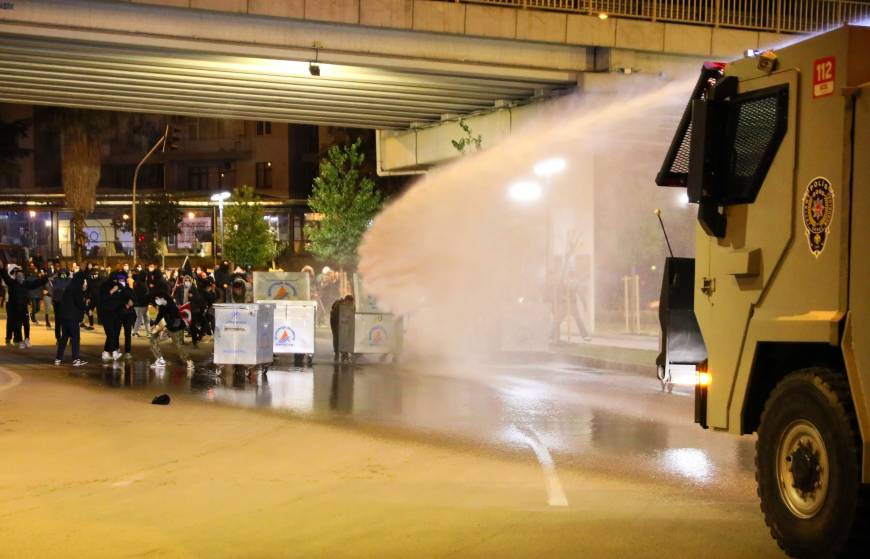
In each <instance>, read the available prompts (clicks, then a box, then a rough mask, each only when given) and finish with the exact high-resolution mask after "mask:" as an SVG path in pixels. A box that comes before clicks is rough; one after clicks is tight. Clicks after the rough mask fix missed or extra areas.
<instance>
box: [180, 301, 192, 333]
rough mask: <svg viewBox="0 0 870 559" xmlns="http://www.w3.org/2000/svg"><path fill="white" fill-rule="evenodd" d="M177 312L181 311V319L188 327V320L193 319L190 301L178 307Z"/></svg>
mask: <svg viewBox="0 0 870 559" xmlns="http://www.w3.org/2000/svg"><path fill="white" fill-rule="evenodd" d="M178 312H179V313H181V320H183V321H184V325H185V326H187V327H188V328H189V327H190V321H191V320H193V312H192V311H191V310H190V301H188V302H187V303H185V304H183V305H181V306H179V307H178Z"/></svg>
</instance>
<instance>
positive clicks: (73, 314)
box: [54, 272, 88, 367]
mask: <svg viewBox="0 0 870 559" xmlns="http://www.w3.org/2000/svg"><path fill="white" fill-rule="evenodd" d="M87 287H88V286H87V280H86V279H85V274H84V272H77V273H76V274H75V275H74V276H73V277H72V279H71V280H70V282H69V284H67V286H66V288H65V289H64V291H63V297H62V298H61V299H60V301H59V302H60V306H59V308H58V314H56V315H55V322H58V323H60V332H61V334H60V338H58V340H57V354H56V355H55V358H54V364H55V365H60V364H61V363H62V362H63V354H64V351H66V344H67V342H69V341H70V340H71V341H72V358H73V367H81V366H82V365H84V364H86V363H87V361H84V360H82V358H81V356H80V355H79V348H80V340H81V330H80V328H81V323H82V320H84V318H85V312H86V311H87V308H88V305H87V301H86V298H85V291H86V290H87Z"/></svg>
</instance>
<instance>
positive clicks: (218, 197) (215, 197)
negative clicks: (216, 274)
mask: <svg viewBox="0 0 870 559" xmlns="http://www.w3.org/2000/svg"><path fill="white" fill-rule="evenodd" d="M230 196H231V195H230V193H229V192H226V191H224V192H218V193H217V194H212V196H211V201H212V202H217V203H218V216H219V217H218V220H219V221H218V227H219V228H220V236H221V256H223V255H224V201H225V200H227V199H228V198H229V197H230ZM215 253H217V251H215Z"/></svg>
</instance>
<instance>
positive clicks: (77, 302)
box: [0, 259, 253, 369]
mask: <svg viewBox="0 0 870 559" xmlns="http://www.w3.org/2000/svg"><path fill="white" fill-rule="evenodd" d="M0 280H2V282H0V284H2V287H3V292H2V294H0V304H3V305H4V306H5V307H6V313H7V320H6V344H7V345H11V344H13V343H14V344H17V345H18V347H20V348H21V349H27V348H29V347H30V346H31V343H30V329H31V325H33V326H38V325H39V324H40V319H42V320H43V321H44V324H45V328H47V329H52V328H53V330H54V336H55V339H56V340H57V353H56V356H55V364H56V365H60V364H61V363H62V362H63V357H64V353H65V352H66V347H67V345H71V346H72V360H73V361H72V364H73V366H76V367H78V366H81V365H84V364H85V363H86V362H85V361H84V360H83V359H82V357H81V354H80V340H81V330H82V329H85V330H95V329H96V328H101V330H102V333H103V334H104V335H105V341H104V343H103V351H102V360H103V361H104V362H113V361H118V360H121V359H129V358H131V357H132V355H131V346H132V338H133V337H136V336H147V337H149V340H150V345H151V351H152V353H153V354H154V359H155V360H154V363H153V364H152V368H160V367H164V366H165V365H166V360H165V358H164V356H163V352H162V350H161V347H160V345H161V342H163V341H166V340H168V341H170V342H171V343H172V344H173V345H174V346H175V348H176V350H177V353H178V355H179V357H180V359H181V360H182V361H183V362H184V363H185V365H186V366H187V367H188V368H191V369H192V368H193V362H192V361H191V360H190V359H189V353H188V351H187V349H186V348H185V345H186V341H185V337H189V339H190V343H191V344H192V345H193V346H194V347H196V346H197V344H198V343H199V342H200V341H201V340H202V339H203V338H204V337H206V336H211V335H213V332H214V304H215V303H224V302H226V303H250V302H252V299H253V293H252V290H251V287H250V283H251V275H250V272H249V271H247V272H246V271H245V270H242V269H240V268H232V267H231V266H230V263H229V262H227V261H223V262H222V263H221V264H220V265H219V266H218V267H216V268H215V269H214V270H205V269H203V268H200V267H192V266H190V265H189V264H187V263H185V265H184V266H183V267H182V268H180V269H173V270H169V271H164V270H162V269H161V268H160V267H159V266H158V265H156V264H153V263H152V264H148V265H146V266H143V265H136V266H135V267H134V268H132V269H131V268H130V265H129V264H121V265H118V266H117V267H115V268H107V267H100V266H96V265H94V264H92V263H86V264H84V266H82V267H79V266H78V265H77V264H76V263H72V264H68V265H63V264H61V263H60V262H59V261H50V262H46V263H43V262H41V261H39V260H38V259H37V260H34V259H31V260H30V261H29V262H28V264H27V266H26V267H18V266H14V265H12V266H10V265H9V264H8V263H7V262H6V261H5V259H4V260H2V266H0ZM150 307H153V308H155V309H156V317H155V318H154V319H153V320H152V319H151V315H150V314H149V308H150ZM52 319H53V322H54V325H53V326H52ZM122 334H123V338H122V337H121V336H122Z"/></svg>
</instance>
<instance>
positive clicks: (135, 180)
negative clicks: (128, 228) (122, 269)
mask: <svg viewBox="0 0 870 559" xmlns="http://www.w3.org/2000/svg"><path fill="white" fill-rule="evenodd" d="M169 132H170V128H169V126H166V130H165V131H164V132H163V135H162V136H160V138H159V139H158V140H157V142H155V143H154V147H152V148H151V149H150V150H149V151H148V153H146V154H145V157H143V158H142V161H140V162H139V164H138V165H136V171H135V172H134V173H133V197H132V205H133V208H132V211H131V212H130V213H131V214H132V216H133V219H132V222H133V223H132V227H133V229H132V230H133V265H134V266H135V265H136V185H137V183H138V182H139V170H140V169H142V165H144V164H145V162H146V161H148V159H150V158H151V156H152V155H154V152H156V151H157V149H158V148H161V147H163V146H164V144H165V143H166V138H167V137H168V136H169Z"/></svg>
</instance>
